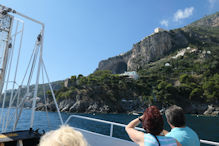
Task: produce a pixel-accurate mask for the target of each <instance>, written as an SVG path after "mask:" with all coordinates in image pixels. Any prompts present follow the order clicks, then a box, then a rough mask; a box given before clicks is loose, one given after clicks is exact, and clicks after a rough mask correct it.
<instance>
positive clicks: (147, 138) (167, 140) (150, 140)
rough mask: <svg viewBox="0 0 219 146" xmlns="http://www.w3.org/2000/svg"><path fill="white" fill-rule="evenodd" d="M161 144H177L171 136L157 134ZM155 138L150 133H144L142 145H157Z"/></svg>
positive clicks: (171, 145)
mask: <svg viewBox="0 0 219 146" xmlns="http://www.w3.org/2000/svg"><path fill="white" fill-rule="evenodd" d="M157 138H158V140H159V142H160V145H161V146H177V143H176V140H175V139H174V138H172V137H165V136H157ZM158 145H159V144H158V142H157V140H156V138H155V137H154V136H153V135H151V134H150V133H147V134H144V146H158Z"/></svg>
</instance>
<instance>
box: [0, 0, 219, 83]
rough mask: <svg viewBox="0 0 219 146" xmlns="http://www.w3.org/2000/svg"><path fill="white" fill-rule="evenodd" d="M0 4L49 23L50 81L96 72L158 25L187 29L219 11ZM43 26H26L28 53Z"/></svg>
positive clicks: (186, 4) (208, 5) (97, 1)
mask: <svg viewBox="0 0 219 146" xmlns="http://www.w3.org/2000/svg"><path fill="white" fill-rule="evenodd" d="M0 4H2V5H5V6H7V7H11V8H12V9H15V10H16V11H18V12H20V13H23V14H25V15H28V16H30V17H32V18H34V19H37V20H39V21H41V22H43V23H44V24H45V37H44V50H43V58H44V62H45V65H46V68H47V72H48V74H49V76H50V80H51V81H56V80H63V79H66V78H69V77H71V76H72V75H78V74H83V75H85V76H87V75H89V74H91V73H93V71H94V70H95V69H96V68H97V67H98V63H99V62H100V61H101V60H104V59H108V58H109V57H113V56H116V55H119V54H121V53H125V52H127V51H129V50H131V49H132V46H133V44H135V43H137V42H139V41H140V40H142V39H143V38H144V37H146V36H148V35H150V34H152V33H153V31H154V29H155V28H156V27H161V28H164V29H167V30H170V29H175V28H179V27H183V26H185V25H188V24H189V23H191V22H193V21H195V20H198V19H200V18H202V17H204V16H206V15H209V14H213V13H215V12H217V11H219V0H150V1H149V0H0ZM24 20H25V19H24ZM39 28H40V27H39V26H38V25H36V24H32V23H30V22H27V23H25V31H24V36H26V37H25V39H24V40H23V44H24V47H25V49H27V48H28V47H27V46H28V45H29V46H31V47H32V46H33V45H34V41H32V40H31V39H33V38H35V37H36V33H38V32H39ZM31 34H32V35H31ZM25 49H24V50H25ZM26 58H27V57H23V61H24V62H26V61H27V60H25V59H26ZM20 65H22V63H20ZM18 78H19V77H18Z"/></svg>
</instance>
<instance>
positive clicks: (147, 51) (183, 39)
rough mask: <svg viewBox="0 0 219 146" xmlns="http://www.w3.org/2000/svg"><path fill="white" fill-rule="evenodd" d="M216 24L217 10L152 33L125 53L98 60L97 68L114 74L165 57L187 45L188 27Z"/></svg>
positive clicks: (188, 39)
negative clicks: (174, 28) (185, 23)
mask: <svg viewBox="0 0 219 146" xmlns="http://www.w3.org/2000/svg"><path fill="white" fill-rule="evenodd" d="M218 26H219V12H217V13H215V14H213V15H210V16H207V17H204V18H202V19H200V20H198V21H196V22H194V23H192V24H190V25H188V26H187V27H185V28H181V29H176V30H170V31H161V32H158V33H153V34H152V35H150V36H147V37H145V38H144V39H143V40H141V41H140V42H138V43H136V44H134V45H133V48H132V49H131V50H130V51H128V52H127V53H125V54H123V55H119V56H115V57H111V58H109V59H107V60H103V61H100V63H99V66H98V68H97V70H111V71H112V73H115V74H116V73H123V72H124V71H133V70H137V69H138V68H141V67H143V66H144V65H145V64H148V63H150V62H154V61H157V60H159V59H161V58H163V57H165V56H166V55H168V54H169V53H170V52H171V51H174V50H176V49H180V48H185V47H186V46H188V44H189V43H190V41H191V40H190V38H188V36H186V35H185V33H190V32H188V31H190V29H188V28H190V27H218ZM190 34H191V33H190ZM190 37H194V36H190Z"/></svg>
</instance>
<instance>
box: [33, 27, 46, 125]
mask: <svg viewBox="0 0 219 146" xmlns="http://www.w3.org/2000/svg"><path fill="white" fill-rule="evenodd" d="M43 37H44V25H42V31H41V38H39V39H40V40H39V41H40V57H39V64H38V70H37V79H36V85H35V89H34V96H33V104H32V114H31V121H30V128H33V122H34V115H35V108H36V97H37V91H38V85H39V77H40V69H41V64H42V56H43V53H42V52H43Z"/></svg>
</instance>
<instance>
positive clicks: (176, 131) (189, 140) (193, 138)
mask: <svg viewBox="0 0 219 146" xmlns="http://www.w3.org/2000/svg"><path fill="white" fill-rule="evenodd" d="M166 136H168V137H173V138H175V139H176V140H177V141H178V142H179V143H181V144H182V146H200V141H199V138H198V135H197V134H196V133H195V131H193V130H192V129H191V128H189V127H187V126H186V127H184V128H178V127H175V128H173V129H172V130H171V131H170V132H169V133H168V134H166Z"/></svg>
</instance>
